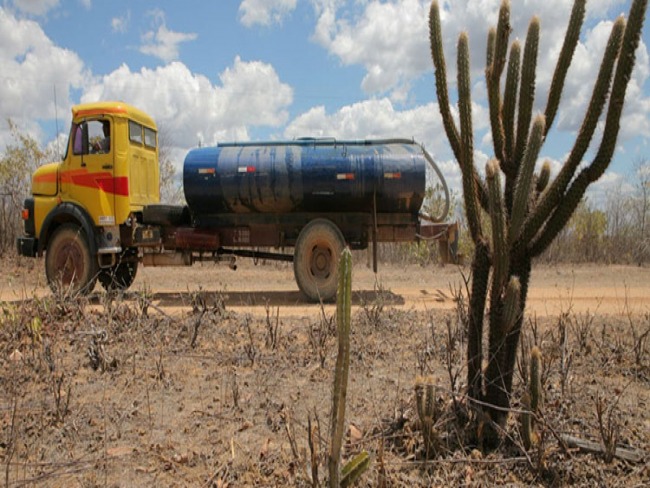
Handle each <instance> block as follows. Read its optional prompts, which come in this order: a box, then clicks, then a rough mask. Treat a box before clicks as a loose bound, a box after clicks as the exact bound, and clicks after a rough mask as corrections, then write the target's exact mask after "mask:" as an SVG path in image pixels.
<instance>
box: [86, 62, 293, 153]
mask: <svg viewBox="0 0 650 488" xmlns="http://www.w3.org/2000/svg"><path fill="white" fill-rule="evenodd" d="M220 82H221V83H220V84H213V83H212V82H211V81H210V80H209V79H208V78H207V77H205V76H203V75H200V74H196V73H192V72H191V71H190V70H189V69H188V68H187V66H185V65H184V64H183V63H181V62H178V61H175V62H172V63H170V64H169V65H166V66H162V67H158V68H156V69H147V68H142V69H141V70H140V71H137V72H132V71H131V70H130V69H129V67H128V66H126V65H122V66H120V67H119V68H118V69H117V70H115V71H113V72H112V73H110V74H108V75H106V76H103V77H101V78H99V79H97V80H96V82H95V83H94V84H93V85H92V86H90V87H88V89H87V90H86V91H85V93H84V95H83V96H82V101H83V102H89V101H96V100H122V101H125V102H127V103H131V104H134V105H136V106H138V107H140V108H142V109H143V110H145V111H146V112H147V113H149V114H150V115H152V116H153V117H154V119H155V120H156V122H157V123H159V124H160V126H161V127H164V128H165V131H166V132H167V133H168V134H169V135H170V137H171V138H172V139H173V142H172V143H173V145H176V146H180V147H185V148H187V147H191V146H194V145H196V144H197V143H198V142H199V141H201V142H202V143H203V144H214V143H216V142H218V141H220V140H221V141H223V140H247V139H248V138H249V135H248V128H249V127H252V126H279V125H281V124H283V123H285V122H286V120H287V118H288V114H287V111H286V108H287V106H289V105H290V104H291V102H292V100H293V93H292V90H291V88H290V87H289V86H288V85H286V84H284V83H282V82H281V81H280V79H279V78H278V76H277V74H276V73H275V71H274V69H273V67H272V66H270V65H268V64H265V63H261V62H258V61H252V62H245V61H242V60H241V59H240V58H236V59H235V61H234V63H233V65H232V66H231V67H229V68H227V69H226V70H224V72H223V73H222V74H221V75H220ZM152 87H156V89H155V90H152Z"/></svg>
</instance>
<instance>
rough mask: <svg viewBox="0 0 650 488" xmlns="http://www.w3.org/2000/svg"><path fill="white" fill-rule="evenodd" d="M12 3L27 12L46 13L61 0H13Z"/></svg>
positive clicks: (33, 13) (34, 13)
mask: <svg viewBox="0 0 650 488" xmlns="http://www.w3.org/2000/svg"><path fill="white" fill-rule="evenodd" d="M11 3H12V4H13V5H14V7H16V8H17V9H18V10H20V11H21V12H24V13H26V14H32V15H45V14H46V13H48V12H49V11H50V10H52V9H53V8H54V7H56V6H57V5H58V4H59V0H13V1H12V2H11Z"/></svg>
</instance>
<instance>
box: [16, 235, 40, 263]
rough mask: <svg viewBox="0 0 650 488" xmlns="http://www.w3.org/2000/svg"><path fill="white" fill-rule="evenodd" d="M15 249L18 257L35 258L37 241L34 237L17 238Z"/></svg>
mask: <svg viewBox="0 0 650 488" xmlns="http://www.w3.org/2000/svg"><path fill="white" fill-rule="evenodd" d="M16 247H17V249H18V255H19V256H27V257H28V258H35V257H36V249H37V240H36V239H35V238H34V237H19V238H18V239H16Z"/></svg>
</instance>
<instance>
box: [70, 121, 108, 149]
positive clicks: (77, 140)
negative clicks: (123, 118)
mask: <svg viewBox="0 0 650 488" xmlns="http://www.w3.org/2000/svg"><path fill="white" fill-rule="evenodd" d="M71 137H72V153H73V154H74V155H75V156H79V155H82V154H107V153H109V152H111V123H110V121H109V120H106V119H98V120H89V121H84V122H81V123H80V124H72V130H71Z"/></svg>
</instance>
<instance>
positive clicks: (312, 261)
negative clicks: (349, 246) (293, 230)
mask: <svg viewBox="0 0 650 488" xmlns="http://www.w3.org/2000/svg"><path fill="white" fill-rule="evenodd" d="M344 246H345V241H344V239H343V235H342V234H341V231H340V230H339V229H338V227H336V225H334V224H333V223H332V222H330V221H329V220H326V219H315V220H312V221H311V222H309V224H307V225H306V226H305V227H304V228H303V229H302V231H301V232H300V235H299V236H298V240H297V241H296V247H295V252H294V255H293V271H294V274H295V277H296V283H298V288H300V291H302V292H303V294H304V295H305V296H306V297H307V298H308V299H309V300H310V301H312V302H318V301H319V300H322V301H324V302H330V301H333V300H334V299H335V298H336V284H337V270H338V267H339V259H340V258H341V252H342V251H343V247H344Z"/></svg>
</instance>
